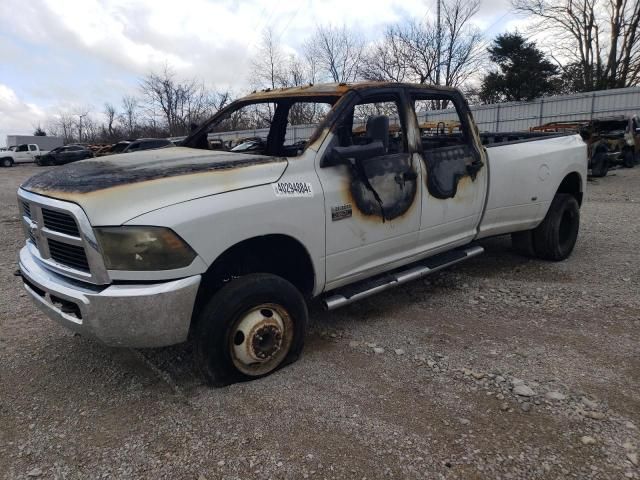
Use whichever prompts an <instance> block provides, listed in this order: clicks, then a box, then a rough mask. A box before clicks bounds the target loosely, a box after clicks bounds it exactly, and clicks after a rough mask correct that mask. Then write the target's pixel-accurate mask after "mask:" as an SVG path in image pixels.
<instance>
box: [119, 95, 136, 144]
mask: <svg viewBox="0 0 640 480" xmlns="http://www.w3.org/2000/svg"><path fill="white" fill-rule="evenodd" d="M138 115H139V102H138V99H137V98H136V97H134V96H132V95H125V96H124V97H122V113H121V114H120V119H121V120H120V121H121V123H122V124H123V125H124V128H125V130H126V133H127V136H128V137H129V138H133V137H134V136H136V131H137V126H138Z"/></svg>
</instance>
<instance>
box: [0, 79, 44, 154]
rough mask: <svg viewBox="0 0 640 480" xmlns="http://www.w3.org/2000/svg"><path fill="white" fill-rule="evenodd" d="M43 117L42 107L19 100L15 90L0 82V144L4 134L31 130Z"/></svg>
mask: <svg viewBox="0 0 640 480" xmlns="http://www.w3.org/2000/svg"><path fill="white" fill-rule="evenodd" d="M45 117H46V114H45V112H44V111H43V110H42V109H40V108H39V107H37V106H36V105H34V104H32V103H27V102H24V101H22V100H20V99H19V98H18V96H17V95H16V92H14V91H13V90H12V89H11V88H10V87H8V86H7V85H4V84H2V83H0V142H1V143H0V144H2V145H4V142H5V137H6V135H10V134H13V133H18V134H19V133H23V134H24V133H31V132H33V130H34V129H35V127H36V126H37V125H38V123H40V122H43V121H44V119H45Z"/></svg>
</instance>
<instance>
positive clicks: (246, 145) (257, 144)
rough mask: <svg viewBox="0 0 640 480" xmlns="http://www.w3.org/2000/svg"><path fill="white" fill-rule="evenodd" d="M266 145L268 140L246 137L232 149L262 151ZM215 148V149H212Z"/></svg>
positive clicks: (236, 150) (234, 150)
mask: <svg viewBox="0 0 640 480" xmlns="http://www.w3.org/2000/svg"><path fill="white" fill-rule="evenodd" d="M265 147H266V142H265V141H264V140H263V139H262V138H260V137H254V138H245V139H243V140H240V142H238V144H237V145H236V146H235V147H233V148H232V149H231V151H232V152H256V153H260V152H262V151H263V150H264V148H265ZM212 150H213V149H212Z"/></svg>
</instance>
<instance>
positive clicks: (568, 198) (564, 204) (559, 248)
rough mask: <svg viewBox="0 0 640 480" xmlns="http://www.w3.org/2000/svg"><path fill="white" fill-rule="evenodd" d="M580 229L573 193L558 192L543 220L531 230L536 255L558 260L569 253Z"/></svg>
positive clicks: (577, 208)
mask: <svg viewBox="0 0 640 480" xmlns="http://www.w3.org/2000/svg"><path fill="white" fill-rule="evenodd" d="M579 229H580V206H579V205H578V201H577V200H576V199H575V197H574V196H573V195H570V194H567V193H558V194H556V196H555V197H554V198H553V201H552V202H551V206H550V207H549V211H548V212H547V215H546V216H545V217H544V220H543V221H542V223H541V224H540V225H538V227H537V228H535V229H534V230H533V246H534V249H535V252H536V256H537V257H538V258H541V259H543V260H552V261H556V262H558V261H560V260H564V259H565V258H567V257H568V256H569V255H571V252H572V251H573V248H574V246H575V244H576V240H577V239H578V231H579Z"/></svg>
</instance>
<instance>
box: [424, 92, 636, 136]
mask: <svg viewBox="0 0 640 480" xmlns="http://www.w3.org/2000/svg"><path fill="white" fill-rule="evenodd" d="M471 111H472V112H473V118H474V119H475V121H476V124H477V125H478V128H479V129H480V131H481V132H501V131H502V132H510V131H521V130H529V128H530V127H535V126H536V125H541V124H543V123H549V122H558V121H564V120H585V119H586V120H591V119H593V118H601V117H607V116H611V115H633V114H640V87H629V88H619V89H615V90H600V91H597V92H588V93H577V94H574V95H563V96H558V97H543V98H539V99H537V100H533V101H531V102H509V103H495V104H490V105H475V106H472V107H471ZM425 113H426V115H425V114H422V115H421V118H420V121H425V120H429V121H446V120H457V118H458V116H457V114H456V112H455V110H453V109H447V110H436V111H428V112H425Z"/></svg>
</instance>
